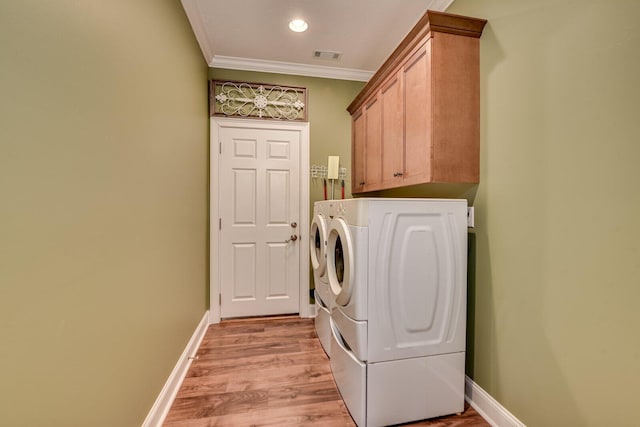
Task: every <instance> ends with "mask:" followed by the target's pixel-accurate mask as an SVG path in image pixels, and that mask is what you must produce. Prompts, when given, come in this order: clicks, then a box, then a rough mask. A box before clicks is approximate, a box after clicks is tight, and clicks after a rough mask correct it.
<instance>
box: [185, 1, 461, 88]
mask: <svg viewBox="0 0 640 427" xmlns="http://www.w3.org/2000/svg"><path fill="white" fill-rule="evenodd" d="M452 2H453V0H182V5H183V7H184V9H185V12H186V13H187V16H188V18H189V22H190V23H191V27H192V28H193V32H194V34H195V35H196V38H197V39H198V43H200V48H201V49H202V53H203V54H204V57H205V59H206V61H207V63H208V64H209V66H210V67H218V68H231V69H239V70H252V71H267V72H278V73H284V74H299V75H308V76H315V77H328V78H338V79H347V80H362V81H366V80H368V79H369V77H371V75H372V74H373V73H374V72H375V71H376V70H377V69H378V68H379V67H380V65H382V63H383V62H384V61H385V59H387V57H388V56H389V55H390V54H391V52H393V50H394V49H395V48H396V46H397V45H398V44H399V43H400V41H401V40H402V38H403V37H404V36H405V35H406V34H407V33H408V32H409V30H411V28H412V27H413V26H414V25H415V23H416V22H418V20H419V19H420V17H422V15H423V14H424V12H425V11H426V10H427V9H431V10H436V11H444V10H445V9H446V8H447V7H448V6H449V5H450V4H451V3H452ZM294 18H303V19H305V20H306V21H307V22H308V23H309V29H308V30H307V31H306V32H304V33H294V32H292V31H290V30H289V28H288V23H289V21H291V20H292V19H294ZM316 50H321V51H331V52H340V53H341V56H340V58H339V59H338V60H329V59H318V58H315V57H314V55H313V53H314V51H316Z"/></svg>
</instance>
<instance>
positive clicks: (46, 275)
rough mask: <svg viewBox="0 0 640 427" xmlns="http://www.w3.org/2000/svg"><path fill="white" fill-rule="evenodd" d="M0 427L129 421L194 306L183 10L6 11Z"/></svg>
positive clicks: (146, 400)
mask: <svg viewBox="0 0 640 427" xmlns="http://www.w3.org/2000/svg"><path fill="white" fill-rule="evenodd" d="M0 57H1V58H2V66H0V121H1V125H0V342H1V345H0V378H1V380H0V425H3V426H137V425H140V424H141V423H142V421H143V420H144V418H145V416H146V415H147V413H148V411H149V410H150V409H151V406H152V404H153V402H154V401H155V399H156V397H157V396H158V394H159V393H160V390H161V388H162V386H163V385H164V382H165V381H166V379H167V377H168V375H169V374H170V372H171V370H172V369H173V367H174V365H175V363H176V361H177V360H178V357H179V356H180V354H181V352H182V351H183V350H184V348H185V345H186V343H187V341H188V340H189V338H190V337H191V335H192V333H193V331H194V330H195V327H196V325H197V324H198V322H199V320H200V319H201V318H202V316H203V314H204V313H205V311H206V297H205V295H206V289H207V286H208V281H207V265H208V252H207V251H208V242H207V234H208V233H207V228H208V218H207V198H208V188H207V182H208V121H207V67H206V64H205V62H204V60H203V58H202V54H201V52H200V50H199V48H198V44H197V42H196V40H195V38H194V36H193V33H192V31H191V28H190V26H189V24H188V21H187V19H186V17H185V15H184V12H183V10H182V7H181V5H180V2H177V1H172V0H160V1H159V0H137V1H130V0H112V1H96V0H87V1H71V0H58V1H55V2H47V1H37V0H22V1H3V2H0Z"/></svg>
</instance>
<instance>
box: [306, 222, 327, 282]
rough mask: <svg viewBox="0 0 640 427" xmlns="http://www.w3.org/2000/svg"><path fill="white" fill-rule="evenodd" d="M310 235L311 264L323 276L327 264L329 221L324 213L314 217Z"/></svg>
mask: <svg viewBox="0 0 640 427" xmlns="http://www.w3.org/2000/svg"><path fill="white" fill-rule="evenodd" d="M309 237H310V239H309V254H310V255H311V266H312V267H313V272H314V273H315V274H317V275H318V276H322V275H323V274H324V272H325V270H326V266H327V222H326V221H325V219H324V216H323V215H321V214H317V215H315V216H314V217H313V220H312V221H311V230H310V232H309Z"/></svg>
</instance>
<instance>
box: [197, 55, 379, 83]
mask: <svg viewBox="0 0 640 427" xmlns="http://www.w3.org/2000/svg"><path fill="white" fill-rule="evenodd" d="M209 67H212V68H228V69H231V70H243V71H261V72H264V73H278V74H292V75H296V76H309V77H322V78H326V79H338V80H355V81H359V82H366V81H369V79H370V78H371V76H373V73H374V72H373V71H366V70H356V69H353V68H337V67H326V66H321V65H309V64H297V63H293V62H281V61H267V60H261V59H252V58H238V57H234V56H221V55H214V56H213V58H212V59H211V61H209Z"/></svg>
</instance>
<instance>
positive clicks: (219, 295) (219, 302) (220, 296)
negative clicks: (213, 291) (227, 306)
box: [218, 294, 222, 305]
mask: <svg viewBox="0 0 640 427" xmlns="http://www.w3.org/2000/svg"><path fill="white" fill-rule="evenodd" d="M218 305H222V294H218Z"/></svg>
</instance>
